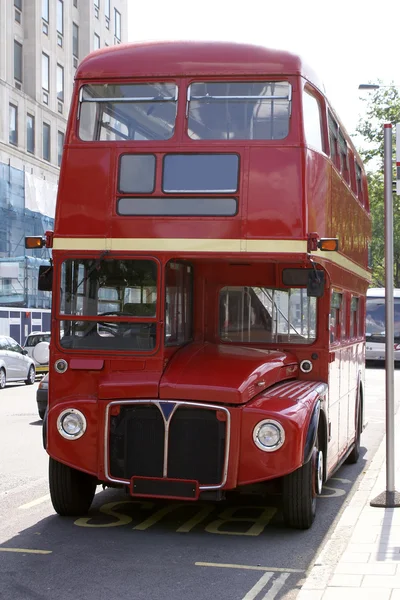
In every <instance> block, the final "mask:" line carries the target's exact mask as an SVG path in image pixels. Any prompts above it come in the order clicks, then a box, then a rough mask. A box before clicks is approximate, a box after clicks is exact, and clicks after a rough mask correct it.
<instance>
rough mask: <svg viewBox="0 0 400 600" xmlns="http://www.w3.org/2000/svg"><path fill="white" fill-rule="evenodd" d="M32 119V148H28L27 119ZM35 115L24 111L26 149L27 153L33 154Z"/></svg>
mask: <svg viewBox="0 0 400 600" xmlns="http://www.w3.org/2000/svg"><path fill="white" fill-rule="evenodd" d="M29 119H32V128H31V129H32V150H30V149H29V135H28V129H29V128H28V121H29ZM35 145H36V144H35V115H32V114H30V113H26V151H27V152H29V154H35Z"/></svg>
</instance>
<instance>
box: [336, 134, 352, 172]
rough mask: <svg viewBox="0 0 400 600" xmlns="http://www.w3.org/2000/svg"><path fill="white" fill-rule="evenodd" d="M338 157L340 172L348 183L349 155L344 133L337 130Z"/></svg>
mask: <svg viewBox="0 0 400 600" xmlns="http://www.w3.org/2000/svg"><path fill="white" fill-rule="evenodd" d="M339 159H340V172H341V174H342V175H343V178H344V179H345V181H347V183H350V172H349V157H348V151H347V143H346V140H345V138H344V135H343V134H342V132H341V131H339Z"/></svg>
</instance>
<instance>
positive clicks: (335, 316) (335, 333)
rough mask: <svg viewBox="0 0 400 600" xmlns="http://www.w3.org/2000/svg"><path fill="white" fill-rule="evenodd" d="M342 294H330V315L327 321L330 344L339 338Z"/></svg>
mask: <svg viewBox="0 0 400 600" xmlns="http://www.w3.org/2000/svg"><path fill="white" fill-rule="evenodd" d="M342 301H343V297H342V294H339V293H338V292H332V296H331V314H330V320H329V332H330V336H329V337H330V342H331V343H333V342H338V341H339V340H340V338H341V310H342Z"/></svg>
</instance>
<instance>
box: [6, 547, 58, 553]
mask: <svg viewBox="0 0 400 600" xmlns="http://www.w3.org/2000/svg"><path fill="white" fill-rule="evenodd" d="M0 552H21V553H23V554H52V552H53V551H52V550H32V549H31V548H0Z"/></svg>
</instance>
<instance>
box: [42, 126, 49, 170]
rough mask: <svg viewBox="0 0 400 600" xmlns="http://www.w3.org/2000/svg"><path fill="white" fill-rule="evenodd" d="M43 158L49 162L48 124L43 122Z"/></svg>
mask: <svg viewBox="0 0 400 600" xmlns="http://www.w3.org/2000/svg"><path fill="white" fill-rule="evenodd" d="M43 158H44V160H47V161H48V162H50V125H49V124H48V123H43Z"/></svg>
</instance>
